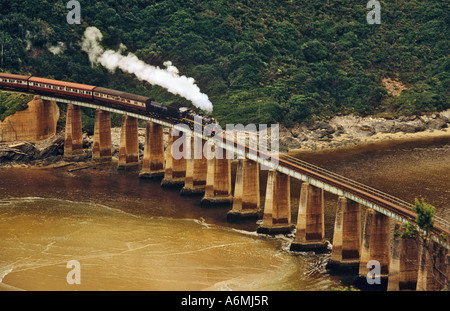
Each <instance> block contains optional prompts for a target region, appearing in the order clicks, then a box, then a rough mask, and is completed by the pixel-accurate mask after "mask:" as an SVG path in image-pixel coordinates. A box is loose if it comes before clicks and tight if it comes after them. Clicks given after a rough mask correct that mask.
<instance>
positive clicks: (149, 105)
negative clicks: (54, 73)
mask: <svg viewBox="0 0 450 311" xmlns="http://www.w3.org/2000/svg"><path fill="white" fill-rule="evenodd" d="M0 88H3V89H5V90H13V91H19V92H30V93H35V94H42V95H51V96H54V97H60V98H70V99H75V100H78V101H93V102H95V103H97V104H100V105H104V106H106V107H111V108H119V109H123V108H124V107H126V108H127V110H128V111H132V112H136V113H138V114H141V115H146V116H149V117H154V118H156V119H160V120H161V119H162V120H166V121H168V122H170V123H173V124H179V123H184V124H187V125H188V126H189V127H190V128H191V129H192V130H194V126H195V122H196V121H197V120H200V119H199V118H198V117H201V122H202V124H198V125H201V126H202V128H203V127H205V126H206V125H209V124H212V125H214V124H215V123H216V122H215V120H214V118H212V117H208V116H200V115H197V114H196V113H195V111H194V110H192V109H190V108H187V107H181V105H179V104H173V105H163V104H161V103H158V102H155V101H154V100H153V99H152V98H148V97H145V96H140V95H135V94H130V93H125V92H121V91H116V90H112V89H108V88H104V87H100V86H93V85H86V84H78V83H72V82H64V81H57V80H51V79H44V78H38V77H34V76H23V75H15V74H7V73H0ZM196 117H197V118H196ZM211 128H212V129H210V130H209V134H210V135H211V136H214V135H215V134H216V130H214V126H211Z"/></svg>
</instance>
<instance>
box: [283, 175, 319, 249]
mask: <svg viewBox="0 0 450 311" xmlns="http://www.w3.org/2000/svg"><path fill="white" fill-rule="evenodd" d="M327 245H328V242H327V241H326V240H325V221H324V199H323V190H322V189H320V188H317V187H314V186H312V185H310V184H309V183H303V184H302V187H301V192H300V202H299V208H298V218H297V232H296V234H295V240H294V241H293V242H292V244H291V250H293V251H312V250H316V251H323V250H326V249H327Z"/></svg>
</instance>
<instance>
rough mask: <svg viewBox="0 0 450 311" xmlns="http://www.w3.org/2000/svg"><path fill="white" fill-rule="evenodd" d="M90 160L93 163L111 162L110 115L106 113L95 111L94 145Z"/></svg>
mask: <svg viewBox="0 0 450 311" xmlns="http://www.w3.org/2000/svg"><path fill="white" fill-rule="evenodd" d="M92 159H93V160H95V161H111V159H112V142H111V114H110V113H109V112H108V111H103V110H99V109H97V110H96V111H95V126H94V143H93V146H92Z"/></svg>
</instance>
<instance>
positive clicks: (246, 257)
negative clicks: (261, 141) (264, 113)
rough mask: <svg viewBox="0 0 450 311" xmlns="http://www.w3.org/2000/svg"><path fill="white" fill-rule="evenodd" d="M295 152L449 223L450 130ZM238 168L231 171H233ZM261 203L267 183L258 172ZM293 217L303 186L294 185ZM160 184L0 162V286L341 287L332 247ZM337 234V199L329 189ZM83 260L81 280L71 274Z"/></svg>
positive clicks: (123, 175)
mask: <svg viewBox="0 0 450 311" xmlns="http://www.w3.org/2000/svg"><path fill="white" fill-rule="evenodd" d="M297 156H298V157H299V158H301V159H304V160H306V161H309V162H312V163H314V164H316V165H319V166H321V167H323V168H326V169H328V170H331V171H334V172H336V173H339V174H342V175H344V176H346V177H349V178H352V179H355V180H357V181H360V182H362V183H365V184H367V185H370V186H372V187H375V188H377V189H379V190H382V191H385V192H387V193H389V194H392V195H395V196H397V197H399V198H401V199H403V200H406V201H408V202H413V201H414V198H416V197H423V198H424V199H425V200H426V201H427V202H428V203H430V204H433V205H435V206H436V211H437V215H439V216H440V217H442V218H445V219H450V206H449V204H448V201H449V200H448V199H449V198H450V137H445V138H434V139H428V140H419V141H413V142H396V143H392V142H391V143H383V144H377V145H368V146H364V147H357V148H354V149H346V150H338V151H336V150H335V151H328V152H316V153H300V154H298V155H297ZM234 169H235V168H234ZM261 175H262V176H261V192H262V203H263V202H264V201H263V196H264V192H265V191H264V190H265V189H264V188H265V183H266V180H265V177H266V175H265V174H264V173H262V174H261ZM291 192H292V194H291V195H292V215H293V221H294V222H295V221H296V212H297V206H298V198H299V192H300V183H299V182H297V181H292V184H291ZM178 193H179V190H176V189H163V188H161V187H160V185H159V182H158V181H147V180H141V179H139V178H138V177H137V172H136V171H117V170H116V169H115V167H114V166H105V165H102V166H98V168H97V169H95V170H94V169H90V170H80V171H76V172H68V171H67V168H59V169H52V168H45V169H44V168H40V169H32V168H14V169H13V168H3V169H0V290H17V289H19V290H174V291H177V290H302V291H327V290H330V289H332V288H333V287H336V286H339V285H347V283H346V282H348V279H349V278H348V276H346V275H338V274H332V273H330V272H329V271H327V270H326V269H325V264H326V262H327V260H328V259H329V256H330V255H329V253H326V254H314V253H312V252H304V253H294V252H290V251H289V243H290V241H291V239H292V236H265V235H259V234H257V233H256V228H257V224H256V223H255V221H249V222H243V223H227V221H226V213H227V211H228V210H229V209H230V207H216V208H205V207H201V206H200V198H199V197H182V196H180V195H179V194H178ZM325 199H326V202H325V209H326V215H325V221H326V226H325V230H326V238H327V239H328V240H330V241H331V240H332V236H333V226H334V217H335V212H336V202H337V198H336V197H335V196H333V195H329V194H327V195H326V196H325ZM71 260H77V261H79V263H80V268H81V269H80V271H81V274H80V280H81V284H79V285H69V284H68V283H67V279H66V276H67V274H68V273H69V271H70V270H71V269H70V268H67V267H66V265H67V263H68V262H69V261H71Z"/></svg>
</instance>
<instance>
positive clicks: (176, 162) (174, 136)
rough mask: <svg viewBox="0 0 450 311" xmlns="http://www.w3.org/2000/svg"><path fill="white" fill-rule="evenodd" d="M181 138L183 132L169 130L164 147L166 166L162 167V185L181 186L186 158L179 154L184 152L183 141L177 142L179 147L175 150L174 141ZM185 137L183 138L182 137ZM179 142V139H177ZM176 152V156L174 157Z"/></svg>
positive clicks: (184, 173)
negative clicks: (165, 147)
mask: <svg viewBox="0 0 450 311" xmlns="http://www.w3.org/2000/svg"><path fill="white" fill-rule="evenodd" d="M178 139H183V133H182V132H179V133H174V132H173V131H169V143H168V145H167V149H166V166H165V169H164V178H163V180H162V181H161V186H162V187H183V186H184V182H185V178H186V158H185V156H180V155H181V154H182V153H183V152H184V148H185V143H183V144H178V143H177V146H178V145H179V146H180V149H178V150H175V148H174V142H176V141H177V140H178ZM184 139H185V138H184ZM178 142H179V141H178ZM174 152H176V153H177V154H176V157H174Z"/></svg>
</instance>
